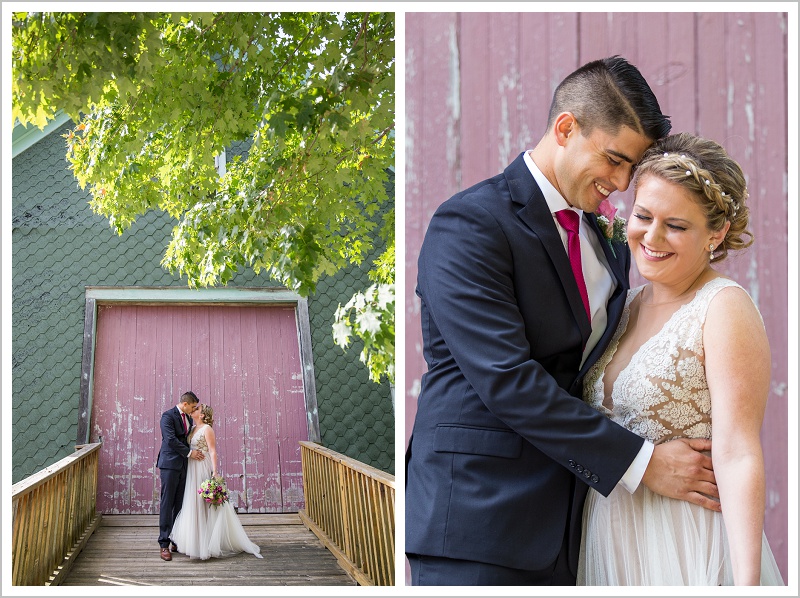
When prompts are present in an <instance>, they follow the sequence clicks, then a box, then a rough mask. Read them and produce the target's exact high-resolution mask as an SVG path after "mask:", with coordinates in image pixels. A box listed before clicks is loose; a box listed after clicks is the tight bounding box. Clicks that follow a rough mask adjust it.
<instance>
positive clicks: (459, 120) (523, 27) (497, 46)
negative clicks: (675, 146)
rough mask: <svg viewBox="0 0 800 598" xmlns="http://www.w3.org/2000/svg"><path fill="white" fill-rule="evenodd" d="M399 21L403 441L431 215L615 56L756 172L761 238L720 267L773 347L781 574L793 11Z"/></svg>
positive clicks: (507, 156)
mask: <svg viewBox="0 0 800 598" xmlns="http://www.w3.org/2000/svg"><path fill="white" fill-rule="evenodd" d="M405 21H406V26H405V30H406V38H405V43H406V46H405V60H406V65H405V69H406V81H405V83H406V88H405V104H406V113H405V118H406V124H405V127H406V155H405V159H406V169H405V175H406V189H405V231H406V240H405V242H406V255H405V260H406V261H405V279H406V313H405V318H406V339H405V340H406V349H405V380H406V403H405V423H406V440H407V439H408V436H409V434H410V431H411V426H412V425H413V420H414V413H415V410H416V397H417V394H418V392H419V384H420V378H421V376H422V374H423V372H424V367H425V364H424V360H423V358H422V338H421V333H420V327H419V302H418V300H417V298H416V296H415V295H414V286H415V281H416V262H417V256H418V253H419V247H420V244H421V242H422V238H423V235H424V233H425V229H426V227H427V224H428V222H429V220H430V217H431V215H432V214H433V212H434V211H435V209H436V207H437V206H438V205H439V204H440V203H441V202H442V201H444V200H445V199H447V198H448V197H450V196H451V195H452V194H453V193H455V192H456V191H458V190H460V189H463V188H465V187H467V186H469V185H471V184H473V183H476V182H478V181H480V180H482V179H484V178H486V177H488V176H492V175H494V174H497V173H498V172H501V171H502V169H503V168H505V166H506V165H507V164H509V163H510V162H511V161H512V160H513V159H514V158H515V157H516V156H517V154H519V153H520V152H522V151H524V150H526V149H529V148H531V147H533V146H534V145H535V143H536V142H537V141H538V140H539V138H540V137H541V135H542V133H543V130H544V126H545V121H546V118H547V112H548V108H549V104H550V99H551V97H552V92H553V90H554V89H555V86H556V85H557V84H558V83H559V82H560V81H561V80H562V79H563V77H564V76H566V75H567V74H569V73H570V72H572V71H573V70H574V69H576V68H577V67H578V66H580V65H581V64H584V63H586V62H588V61H590V60H594V59H597V58H602V57H604V56H611V55H613V54H620V55H622V56H624V57H626V58H627V59H628V60H630V61H631V62H632V63H633V64H635V65H636V66H638V67H639V69H640V70H641V71H642V73H643V74H644V76H645V77H646V78H647V80H648V81H649V82H650V84H651V86H652V87H653V89H654V91H655V93H656V95H657V96H658V99H659V103H660V104H661V108H662V110H663V112H664V113H665V114H668V115H670V116H671V117H672V124H673V132H678V131H690V132H694V133H697V134H700V135H703V136H706V137H710V138H712V139H714V140H716V141H718V142H719V143H721V144H722V145H723V146H724V147H725V148H726V149H727V150H728V152H729V153H730V154H731V155H732V156H733V157H734V158H735V159H736V160H738V161H739V162H740V164H741V165H742V167H743V169H744V171H745V173H746V174H747V176H748V186H749V190H750V200H749V201H750V207H751V209H752V231H753V233H754V235H755V238H756V243H755V245H754V246H753V247H752V248H750V249H749V250H747V251H746V252H744V253H743V254H742V255H740V256H738V257H736V256H734V257H732V258H729V259H728V260H726V261H725V262H723V265H722V266H721V269H722V270H723V271H724V272H725V273H727V274H729V275H730V276H732V277H733V278H734V279H736V280H737V281H739V282H740V283H741V284H742V285H743V286H744V287H745V288H746V289H747V290H748V291H749V292H750V294H751V295H752V296H753V299H755V301H756V303H757V304H758V305H759V308H760V309H761V312H762V314H763V316H764V320H765V323H766V327H767V332H768V335H769V340H770V344H771V348H772V390H771V393H770V397H769V404H768V412H767V417H766V420H765V422H764V427H763V434H762V439H763V445H764V449H765V458H766V474H767V488H768V505H767V515H766V531H767V535H768V537H769V539H770V542H771V544H772V547H773V550H774V551H775V553H776V556H777V558H778V562H779V564H780V566H781V569H782V572H783V575H784V576H785V577H786V575H787V572H788V556H787V551H788V547H787V543H788V537H787V536H788V531H787V530H788V521H787V517H788V515H787V513H788V500H789V495H788V481H787V476H788V463H787V454H788V432H789V430H788V426H790V425H791V426H792V432H793V433H796V428H795V422H790V421H789V420H788V417H787V410H788V399H789V388H788V387H787V381H788V380H787V378H788V365H787V362H788V340H789V339H788V334H789V331H788V327H787V315H788V311H787V310H788V299H789V296H788V293H789V290H788V251H787V225H786V218H787V211H788V202H787V179H788V171H787V156H788V150H787V127H788V123H787V119H788V116H787V104H788V101H787V85H788V82H787V49H788V40H787V30H788V22H787V15H786V14H785V13H716V12H715V13H688V12H686V13H657V12H652V13H651V12H648V13H604V12H596V13H555V12H553V13H550V12H533V13H460V14H459V13H411V12H409V13H406V20H405ZM792 109H793V110H796V107H794V106H793V107H792ZM631 200H632V194H631V190H629V191H627V192H626V193H624V194H619V195H617V198H616V199H615V203H616V204H617V205H618V206H620V207H621V210H622V213H628V212H629V210H630V207H631V203H632V202H631ZM640 282H641V279H640V278H639V277H638V274H636V273H635V271H634V274H633V276H632V283H633V284H639V283H640ZM792 392H793V393H796V389H793V390H792ZM795 396H796V394H795ZM787 579H788V578H787Z"/></svg>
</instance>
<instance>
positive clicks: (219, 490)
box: [197, 476, 228, 507]
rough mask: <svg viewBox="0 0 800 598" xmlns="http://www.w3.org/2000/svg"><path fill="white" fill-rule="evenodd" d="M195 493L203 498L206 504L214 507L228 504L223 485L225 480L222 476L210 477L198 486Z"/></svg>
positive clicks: (225, 489)
mask: <svg viewBox="0 0 800 598" xmlns="http://www.w3.org/2000/svg"><path fill="white" fill-rule="evenodd" d="M197 493H198V494H199V495H200V496H202V497H203V500H205V501H206V502H207V503H209V504H211V505H212V506H214V507H218V506H220V505H224V504H225V503H226V502H228V487H227V486H226V485H225V478H223V477H222V476H211V477H210V478H208V479H207V480H206V481H205V482H203V483H202V484H200V489H199V490H198V491H197Z"/></svg>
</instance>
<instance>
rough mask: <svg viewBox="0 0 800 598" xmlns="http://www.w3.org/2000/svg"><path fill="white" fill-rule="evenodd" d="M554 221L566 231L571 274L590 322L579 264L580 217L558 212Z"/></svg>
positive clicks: (587, 297)
mask: <svg viewBox="0 0 800 598" xmlns="http://www.w3.org/2000/svg"><path fill="white" fill-rule="evenodd" d="M556 220H558V223H559V224H560V225H561V226H562V227H564V230H566V231H567V247H568V248H569V263H570V265H571V266H572V274H573V275H574V276H575V282H577V283H578V291H580V293H581V299H583V307H584V308H585V309H586V315H587V316H588V317H589V321H590V322H591V321H592V312H591V311H589V294H588V293H587V292H586V281H585V280H584V279H583V265H582V264H581V237H580V235H579V234H578V227H579V226H580V216H578V213H577V212H574V211H572V210H559V211H558V212H556Z"/></svg>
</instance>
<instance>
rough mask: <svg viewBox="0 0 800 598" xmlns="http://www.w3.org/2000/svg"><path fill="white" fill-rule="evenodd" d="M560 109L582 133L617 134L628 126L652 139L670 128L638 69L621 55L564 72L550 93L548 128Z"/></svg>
mask: <svg viewBox="0 0 800 598" xmlns="http://www.w3.org/2000/svg"><path fill="white" fill-rule="evenodd" d="M562 112H571V113H572V114H573V115H574V116H575V119H576V120H577V121H578V125H579V126H580V128H581V132H582V134H583V135H589V134H591V132H592V131H593V130H594V129H601V130H603V131H606V132H607V133H610V134H612V135H616V134H617V133H618V132H619V130H620V128H621V127H622V126H627V127H629V128H630V129H632V130H634V131H636V132H637V133H639V134H642V135H644V136H645V137H648V138H649V139H652V140H653V141H655V140H657V139H661V138H662V137H665V136H666V135H667V134H668V133H669V131H670V129H671V128H672V124H671V123H670V120H669V116H665V115H664V114H661V108H660V107H659V105H658V100H657V99H656V96H655V94H654V93H653V90H652V89H650V86H649V85H648V84H647V81H645V78H644V77H643V76H642V74H641V73H640V72H639V69H637V68H636V67H635V66H633V65H632V64H631V63H629V62H628V61H627V60H625V59H624V58H622V57H620V56H612V57H611V58H603V59H600V60H594V61H592V62H589V63H587V64H585V65H583V66H582V67H580V68H579V69H578V70H576V71H575V72H573V73H571V74H570V75H567V77H566V78H565V79H564V80H563V81H562V82H561V83H560V84H559V85H558V87H557V88H556V91H555V93H554V94H553V101H552V103H551V104H550V113H549V116H548V119H547V128H548V130H549V129H550V128H551V127H552V126H553V124H554V123H555V119H556V117H557V116H558V115H559V114H561V113H562Z"/></svg>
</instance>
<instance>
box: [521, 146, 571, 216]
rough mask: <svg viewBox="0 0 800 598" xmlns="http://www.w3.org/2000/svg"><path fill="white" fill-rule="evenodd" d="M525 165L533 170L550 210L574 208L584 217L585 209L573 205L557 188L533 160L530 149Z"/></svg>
mask: <svg viewBox="0 0 800 598" xmlns="http://www.w3.org/2000/svg"><path fill="white" fill-rule="evenodd" d="M524 159H525V165H526V166H527V167H528V170H530V171H531V174H532V175H533V179H534V180H535V181H536V184H537V185H539V189H541V191H542V194H543V195H544V200H545V201H546V202H547V206H548V207H549V208H550V212H551V213H552V214H555V213H556V212H558V211H560V210H573V211H574V212H576V213H577V214H578V216H580V217H581V220H582V219H583V210H580V209H578V208H573V207H571V206H570V205H569V204H568V203H567V200H566V199H564V197H563V196H562V195H561V194H560V193H559V192H558V191H557V190H556V188H555V187H554V186H553V183H551V182H550V181H549V180H547V177H546V176H544V174H543V173H542V171H541V170H539V167H538V166H536V162H534V161H533V158H531V155H530V150H528V151H526V152H525V157H524Z"/></svg>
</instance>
